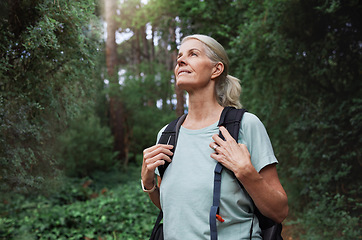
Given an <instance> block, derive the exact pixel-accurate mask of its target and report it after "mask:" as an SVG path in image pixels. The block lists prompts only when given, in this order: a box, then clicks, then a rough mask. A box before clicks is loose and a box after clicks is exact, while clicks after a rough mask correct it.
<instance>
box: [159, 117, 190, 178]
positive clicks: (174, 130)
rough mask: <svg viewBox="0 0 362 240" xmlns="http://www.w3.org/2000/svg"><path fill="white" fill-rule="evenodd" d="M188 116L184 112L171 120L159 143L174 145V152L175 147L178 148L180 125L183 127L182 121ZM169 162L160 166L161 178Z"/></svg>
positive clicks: (173, 150)
mask: <svg viewBox="0 0 362 240" xmlns="http://www.w3.org/2000/svg"><path fill="white" fill-rule="evenodd" d="M186 116H187V114H184V115H182V116H180V117H179V118H177V119H175V120H173V121H172V122H170V123H169V124H168V125H167V127H166V129H165V130H164V131H163V132H162V134H161V137H160V139H159V140H158V143H159V144H167V145H173V149H171V151H172V152H173V153H174V152H175V149H176V144H177V138H178V133H179V130H180V127H181V125H182V123H183V122H184V120H185V118H186ZM170 158H171V159H172V156H170ZM169 164H170V163H169V162H165V164H164V165H162V166H159V167H158V171H159V173H160V176H161V178H162V177H163V174H164V173H165V171H166V168H167V167H168V165H169Z"/></svg>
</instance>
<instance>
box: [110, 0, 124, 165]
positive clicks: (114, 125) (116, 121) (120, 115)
mask: <svg viewBox="0 0 362 240" xmlns="http://www.w3.org/2000/svg"><path fill="white" fill-rule="evenodd" d="M104 6H105V7H104V10H105V19H106V22H107V40H106V64H107V73H108V76H109V78H110V79H111V81H112V83H111V84H112V85H115V86H117V85H119V84H118V81H119V80H118V70H117V67H118V66H117V63H118V61H117V44H116V31H117V29H118V27H117V24H116V9H117V4H116V1H115V0H104ZM126 119H127V117H126V112H125V109H124V105H123V103H122V102H121V101H120V99H119V97H118V95H117V94H116V95H114V94H112V93H111V95H110V98H109V120H110V126H111V130H112V134H113V136H114V142H115V146H114V149H115V151H117V152H118V158H119V160H124V161H125V164H127V161H128V155H127V154H128V138H129V136H128V134H129V131H127V127H126Z"/></svg>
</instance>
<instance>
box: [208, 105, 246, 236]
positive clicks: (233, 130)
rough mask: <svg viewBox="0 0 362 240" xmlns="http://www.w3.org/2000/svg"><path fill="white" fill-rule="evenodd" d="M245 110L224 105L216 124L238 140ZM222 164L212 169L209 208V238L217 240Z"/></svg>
mask: <svg viewBox="0 0 362 240" xmlns="http://www.w3.org/2000/svg"><path fill="white" fill-rule="evenodd" d="M245 112H246V110H245V109H235V108H233V107H225V108H224V109H223V111H222V113H221V116H220V120H219V123H218V126H224V127H225V128H226V129H227V130H228V131H229V133H230V135H231V136H232V137H233V138H234V139H235V141H238V138H239V131H240V123H241V119H242V118H243V116H244V113H245ZM219 136H220V137H221V138H222V139H223V140H225V138H224V136H222V134H221V132H219ZM223 168H224V167H223V166H222V165H221V163H217V164H216V167H215V170H214V193H213V200H212V206H211V209H210V216H209V222H210V237H211V240H217V225H216V220H217V214H219V204H220V194H221V172H222V170H223ZM218 219H219V221H220V220H221V221H222V218H221V217H219V218H218Z"/></svg>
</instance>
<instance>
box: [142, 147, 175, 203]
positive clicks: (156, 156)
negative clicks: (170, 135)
mask: <svg viewBox="0 0 362 240" xmlns="http://www.w3.org/2000/svg"><path fill="white" fill-rule="evenodd" d="M172 148H173V146H172V145H164V144H157V145H154V146H152V147H150V148H147V149H145V150H144V151H143V163H142V170H141V179H142V182H143V186H144V188H145V189H146V190H151V189H153V187H154V186H156V183H155V169H156V168H157V167H158V166H161V165H163V164H165V161H168V162H171V158H170V157H169V156H171V155H172V154H173V153H172V152H171V149H172ZM157 182H158V183H157V187H156V189H155V190H154V191H152V192H149V193H148V194H149V197H150V199H151V201H152V202H153V203H154V204H155V205H156V207H158V208H159V209H161V203H160V191H159V187H160V185H161V177H159V176H157Z"/></svg>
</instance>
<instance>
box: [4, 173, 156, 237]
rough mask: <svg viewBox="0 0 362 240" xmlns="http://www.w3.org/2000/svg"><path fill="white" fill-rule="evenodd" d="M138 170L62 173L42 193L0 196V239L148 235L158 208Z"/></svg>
mask: <svg viewBox="0 0 362 240" xmlns="http://www.w3.org/2000/svg"><path fill="white" fill-rule="evenodd" d="M114 169H115V168H114ZM139 171H140V169H139V167H135V166H130V167H129V168H128V169H127V171H124V170H123V171H120V170H112V171H108V172H98V173H94V175H93V176H92V177H87V178H82V179H79V178H64V179H62V182H63V183H62V184H60V185H59V186H57V187H56V188H54V189H53V191H52V193H50V194H48V195H47V196H33V197H25V196H23V195H10V196H9V198H3V201H2V202H1V203H0V206H1V207H0V209H1V218H0V239H4V240H5V239H7V240H10V239H14V240H15V239H16V240H18V239H19V240H21V239H24V240H25V239H26V240H32V239H129V240H132V239H135V240H138V239H147V237H149V234H150V232H151V231H152V227H153V223H154V221H155V219H156V216H157V214H158V209H157V208H156V207H155V206H154V205H153V204H152V203H151V202H150V201H149V198H148V195H147V194H145V193H144V192H143V191H142V189H141V187H140V182H139Z"/></svg>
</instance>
